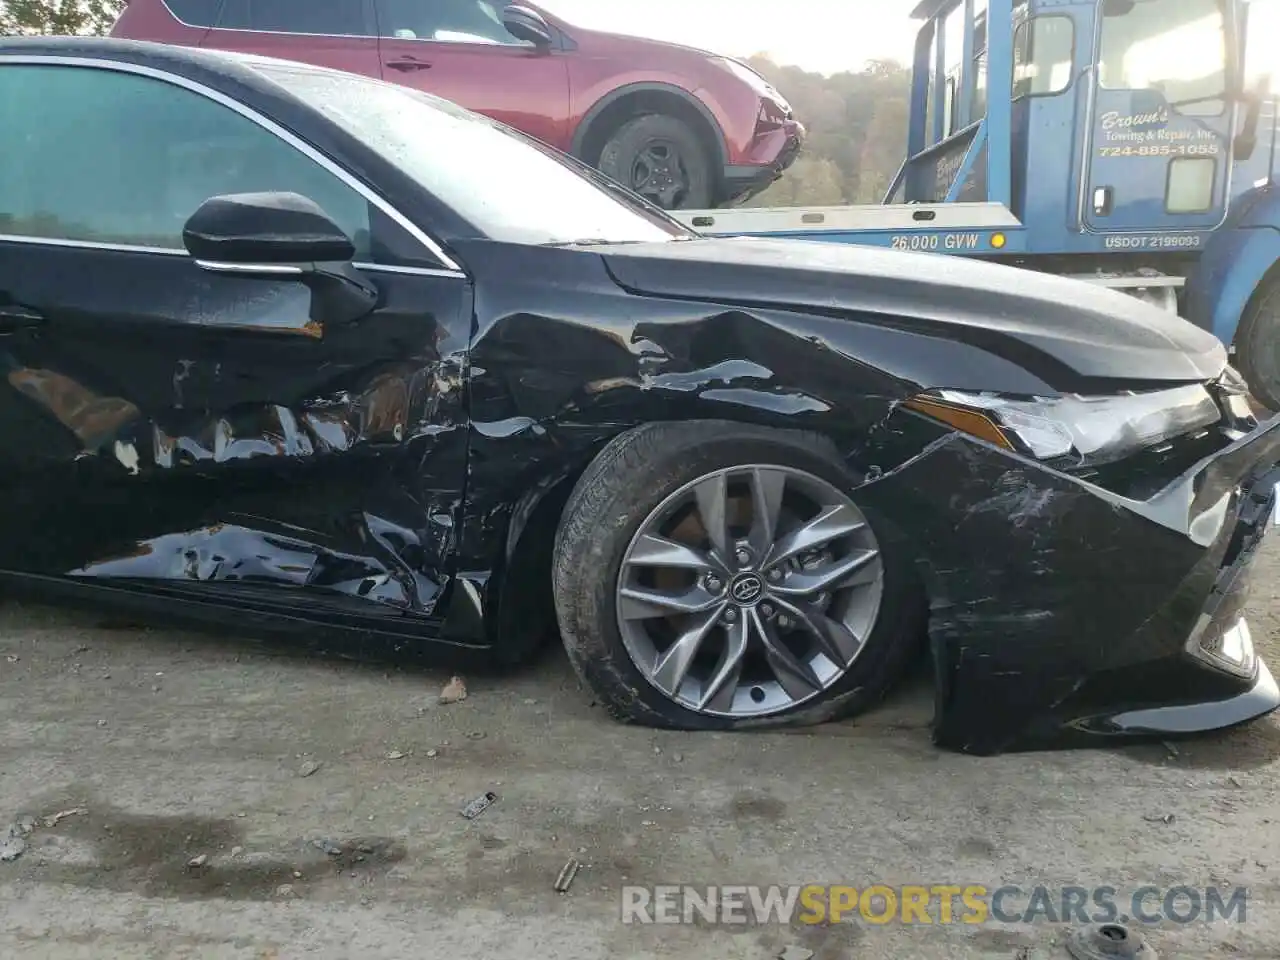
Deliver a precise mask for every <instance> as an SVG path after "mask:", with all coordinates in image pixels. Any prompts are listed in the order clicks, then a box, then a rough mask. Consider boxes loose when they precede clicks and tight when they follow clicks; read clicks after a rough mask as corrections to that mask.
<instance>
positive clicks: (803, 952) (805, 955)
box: [778, 946, 813, 960]
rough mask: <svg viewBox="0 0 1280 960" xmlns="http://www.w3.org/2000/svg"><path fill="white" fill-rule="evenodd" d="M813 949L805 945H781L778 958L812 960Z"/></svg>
mask: <svg viewBox="0 0 1280 960" xmlns="http://www.w3.org/2000/svg"><path fill="white" fill-rule="evenodd" d="M812 957H813V951H812V950H809V949H807V948H805V947H796V946H789V947H783V948H782V952H781V953H780V954H778V960H812Z"/></svg>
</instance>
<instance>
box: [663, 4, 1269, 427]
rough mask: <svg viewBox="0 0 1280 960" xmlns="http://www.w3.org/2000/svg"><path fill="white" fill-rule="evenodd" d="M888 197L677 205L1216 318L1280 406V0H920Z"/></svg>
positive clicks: (722, 219) (718, 230)
mask: <svg viewBox="0 0 1280 960" xmlns="http://www.w3.org/2000/svg"><path fill="white" fill-rule="evenodd" d="M914 16H915V17H916V18H918V19H920V20H921V21H922V25H921V28H920V30H919V32H918V34H917V40H916V44H915V54H914V64H913V72H912V88H911V112H910V127H909V130H908V149H907V157H906V159H905V160H904V162H903V164H902V166H901V168H900V169H899V171H898V174H897V176H896V177H895V178H894V180H893V183H892V185H891V186H890V188H889V191H888V194H887V196H886V197H885V201H884V204H883V205H880V206H878V207H873V208H869V207H865V206H863V207H857V206H854V207H825V208H813V209H773V210H759V209H745V208H744V209H739V210H721V211H682V212H681V213H680V216H681V219H684V220H685V221H686V222H687V223H689V224H690V225H692V226H693V227H695V228H696V229H700V230H703V231H704V232H708V233H715V234H729V233H736V234H741V233H746V234H756V235H772V236H791V237H799V238H803V239H811V240H829V241H837V242H849V243H869V244H876V245H884V246H891V247H895V248H899V249H907V250H922V251H928V252H938V253H947V254H957V255H963V256H979V257H984V258H988V259H995V260H1001V261H1004V262H1010V263H1013V264H1016V265H1018V266H1023V267H1027V268H1030V269H1036V270H1043V271H1048V272H1054V273H1059V274H1063V275H1067V276H1073V277H1078V278H1080V279H1084V280H1087V281H1090V282H1093V283H1100V284H1103V285H1106V286H1110V287H1113V288H1116V289H1118V290H1121V291H1123V292H1126V293H1129V294H1132V295H1134V296H1138V297H1141V298H1143V299H1147V300H1150V301H1153V302H1155V303H1157V304H1159V305H1161V306H1163V307H1164V308H1166V309H1168V310H1172V311H1178V312H1180V313H1182V314H1183V315H1184V316H1187V317H1188V318H1189V319H1191V320H1192V321H1193V322H1195V323H1197V324H1199V325H1201V326H1203V327H1205V328H1206V329H1209V330H1211V331H1212V332H1213V333H1215V334H1216V335H1217V336H1218V337H1219V338H1220V339H1222V340H1223V341H1224V342H1225V343H1227V344H1228V345H1232V346H1233V347H1234V348H1235V350H1236V354H1237V358H1238V362H1239V364H1240V366H1241V369H1242V371H1243V372H1244V373H1245V375H1246V377H1247V378H1248V379H1249V381H1250V385H1251V386H1252V387H1253V388H1254V392H1255V394H1256V395H1257V396H1258V398H1259V399H1261V400H1262V401H1263V402H1265V403H1267V404H1268V405H1269V406H1272V407H1273V408H1276V409H1280V267H1277V264H1280V193H1277V190H1276V188H1275V187H1274V185H1273V184H1274V179H1275V173H1276V167H1277V160H1278V159H1280V158H1278V152H1280V142H1278V140H1277V110H1276V102H1275V98H1274V97H1273V96H1272V95H1271V90H1270V74H1271V73H1272V72H1273V71H1276V70H1280V52H1277V51H1278V50H1280V48H1278V47H1277V38H1280V0H922V2H921V3H920V4H919V6H918V7H917V8H916V10H915V12H914Z"/></svg>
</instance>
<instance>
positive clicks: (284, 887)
mask: <svg viewBox="0 0 1280 960" xmlns="http://www.w3.org/2000/svg"><path fill="white" fill-rule="evenodd" d="M276 896H277V897H285V898H288V897H292V896H293V884H292V883H282V884H280V886H278V887H276Z"/></svg>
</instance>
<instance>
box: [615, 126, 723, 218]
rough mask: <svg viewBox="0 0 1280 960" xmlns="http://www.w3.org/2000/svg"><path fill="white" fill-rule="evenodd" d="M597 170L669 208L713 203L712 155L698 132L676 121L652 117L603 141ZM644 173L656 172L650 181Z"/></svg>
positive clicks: (695, 206)
mask: <svg viewBox="0 0 1280 960" xmlns="http://www.w3.org/2000/svg"><path fill="white" fill-rule="evenodd" d="M646 160H648V161H650V162H646ZM664 165H665V166H664ZM597 166H598V168H599V169H600V171H601V172H602V173H604V174H605V175H606V176H608V177H610V178H611V179H613V180H616V181H617V182H618V183H620V184H622V185H623V186H625V187H628V188H629V189H631V190H633V191H635V192H636V193H638V194H640V195H641V196H643V197H645V198H646V199H647V200H650V201H652V202H654V203H656V204H657V205H658V206H660V207H662V208H663V209H665V210H679V209H689V210H698V209H704V208H707V207H710V206H712V204H713V202H714V194H715V172H714V169H713V167H712V160H711V156H710V155H709V152H708V150H707V148H706V146H705V145H704V144H703V142H702V140H701V139H700V138H699V136H698V134H697V132H696V131H695V130H694V129H693V128H692V127H690V126H689V125H688V124H687V123H685V122H684V121H683V120H679V119H677V118H675V117H671V116H666V115H664V114H659V113H651V114H646V115H644V116H641V117H636V118H634V119H633V120H629V121H628V122H627V123H624V124H623V125H622V126H621V127H619V128H618V129H617V130H616V131H615V132H614V134H613V136H611V137H610V138H609V140H608V141H607V142H606V143H605V145H604V148H603V149H602V150H601V151H600V161H599V163H598V164H597ZM664 169H665V170H666V171H667V174H668V175H664V174H663V172H662V171H663V170H664ZM645 170H648V171H650V173H651V174H652V177H651V179H649V180H648V181H645V180H644V179H643V177H642V174H643V172H644V171H645Z"/></svg>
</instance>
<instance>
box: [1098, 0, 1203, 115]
mask: <svg viewBox="0 0 1280 960" xmlns="http://www.w3.org/2000/svg"><path fill="white" fill-rule="evenodd" d="M1100 40H1101V43H1100V50H1099V55H1098V82H1099V83H1100V84H1101V85H1102V86H1103V87H1106V88H1108V89H1112V90H1154V91H1157V92H1159V93H1161V94H1163V95H1164V97H1165V99H1166V100H1168V101H1169V103H1171V104H1176V103H1178V102H1180V101H1185V100H1197V99H1200V100H1202V101H1203V99H1204V98H1218V97H1221V95H1223V94H1224V93H1225V91H1226V76H1227V49H1226V26H1225V22H1224V17H1223V14H1222V7H1221V6H1220V0H1107V2H1105V3H1104V4H1103V15H1102V29H1101V38H1100ZM1180 109H1182V108H1180ZM1224 109H1225V100H1223V99H1210V100H1209V102H1201V103H1197V104H1187V106H1186V107H1185V109H1184V112H1185V113H1189V114H1196V115H1200V116H1216V115H1218V114H1221V113H1222V111H1223V110H1224Z"/></svg>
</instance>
